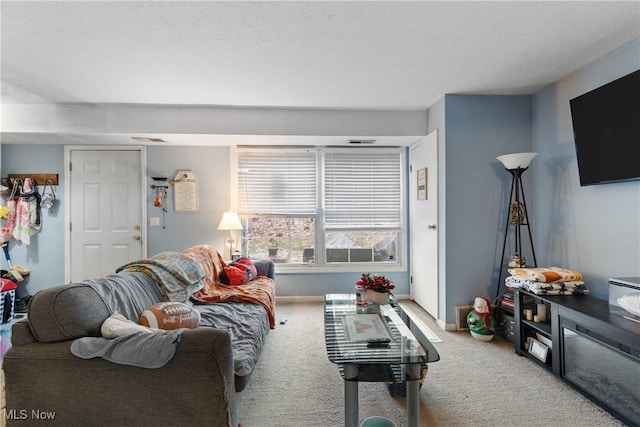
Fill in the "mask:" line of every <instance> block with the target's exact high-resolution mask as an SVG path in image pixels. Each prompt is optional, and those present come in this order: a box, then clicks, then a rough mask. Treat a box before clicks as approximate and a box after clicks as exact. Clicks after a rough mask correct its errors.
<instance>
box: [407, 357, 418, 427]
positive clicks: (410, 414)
mask: <svg viewBox="0 0 640 427" xmlns="http://www.w3.org/2000/svg"><path fill="white" fill-rule="evenodd" d="M406 369H407V378H420V363H410V364H408V365H407V366H406ZM419 425H420V382H419V381H418V380H417V379H416V380H412V381H407V427H419Z"/></svg>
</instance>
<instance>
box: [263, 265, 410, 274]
mask: <svg viewBox="0 0 640 427" xmlns="http://www.w3.org/2000/svg"><path fill="white" fill-rule="evenodd" d="M363 271H375V272H376V273H384V272H404V271H407V268H406V267H405V266H403V265H400V264H387V265H380V264H352V265H324V266H314V265H284V264H276V275H279V274H306V273H311V274H314V273H362V272H363Z"/></svg>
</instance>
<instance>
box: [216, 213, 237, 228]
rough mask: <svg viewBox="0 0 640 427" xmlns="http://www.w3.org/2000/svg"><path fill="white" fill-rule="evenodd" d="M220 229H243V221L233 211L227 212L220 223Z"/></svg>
mask: <svg viewBox="0 0 640 427" xmlns="http://www.w3.org/2000/svg"><path fill="white" fill-rule="evenodd" d="M218 230H242V223H241V222H240V218H238V214H236V213H235V212H232V211H228V212H225V213H224V215H222V219H221V220H220V224H218Z"/></svg>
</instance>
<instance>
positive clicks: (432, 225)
mask: <svg viewBox="0 0 640 427" xmlns="http://www.w3.org/2000/svg"><path fill="white" fill-rule="evenodd" d="M427 229H428V230H435V229H436V225H435V224H429V225H427Z"/></svg>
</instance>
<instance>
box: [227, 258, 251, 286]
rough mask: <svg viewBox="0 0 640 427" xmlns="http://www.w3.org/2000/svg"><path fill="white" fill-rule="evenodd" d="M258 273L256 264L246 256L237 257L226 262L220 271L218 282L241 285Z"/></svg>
mask: <svg viewBox="0 0 640 427" xmlns="http://www.w3.org/2000/svg"><path fill="white" fill-rule="evenodd" d="M257 275H258V271H257V270H256V266H255V265H254V264H253V262H252V261H251V260H250V259H249V258H247V257H242V258H238V259H237V260H235V261H232V262H231V263H229V264H227V265H226V266H225V267H224V268H223V269H222V272H221V273H220V282H222V283H224V284H225V285H242V284H243V283H247V282H248V281H250V280H252V279H253V278H254V277H256V276H257Z"/></svg>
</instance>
